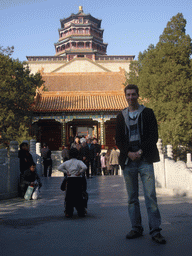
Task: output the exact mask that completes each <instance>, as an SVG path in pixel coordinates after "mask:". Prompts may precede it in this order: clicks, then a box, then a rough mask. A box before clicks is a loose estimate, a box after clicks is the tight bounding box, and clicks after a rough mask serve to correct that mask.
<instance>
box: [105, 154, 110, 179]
mask: <svg viewBox="0 0 192 256" xmlns="http://www.w3.org/2000/svg"><path fill="white" fill-rule="evenodd" d="M110 154H111V150H110V149H108V150H107V153H106V155H105V161H106V175H109V174H110V175H111V165H110V164H109V159H110Z"/></svg>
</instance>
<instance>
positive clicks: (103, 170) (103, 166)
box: [100, 153, 107, 175]
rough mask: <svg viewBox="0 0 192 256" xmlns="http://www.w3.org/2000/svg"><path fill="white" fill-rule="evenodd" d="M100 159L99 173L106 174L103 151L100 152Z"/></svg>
mask: <svg viewBox="0 0 192 256" xmlns="http://www.w3.org/2000/svg"><path fill="white" fill-rule="evenodd" d="M100 161H101V174H102V173H103V175H106V170H107V166H106V158H105V153H102V154H101V157H100Z"/></svg>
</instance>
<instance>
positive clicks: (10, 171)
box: [0, 141, 20, 199]
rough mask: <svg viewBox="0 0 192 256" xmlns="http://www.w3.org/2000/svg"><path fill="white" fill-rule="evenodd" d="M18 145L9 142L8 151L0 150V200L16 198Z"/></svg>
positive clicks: (18, 172)
mask: <svg viewBox="0 0 192 256" xmlns="http://www.w3.org/2000/svg"><path fill="white" fill-rule="evenodd" d="M19 174H20V171H19V158H18V143H17V142H16V141H11V142H10V150H9V151H7V150H6V149H0V199H7V198H11V197H16V196H18V183H19Z"/></svg>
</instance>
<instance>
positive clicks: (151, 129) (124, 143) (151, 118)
mask: <svg viewBox="0 0 192 256" xmlns="http://www.w3.org/2000/svg"><path fill="white" fill-rule="evenodd" d="M138 125H139V131H140V136H141V145H140V148H141V149H142V150H143V157H144V158H145V159H146V161H147V162H149V163H153V162H158V161H159V152H158V149H157V146H156V143H157V140H158V128H157V120H156V118H155V115H154V113H153V110H152V109H150V108H144V110H143V111H142V113H141V114H140V116H139V119H138ZM116 145H117V147H118V148H119V150H120V157H119V162H120V165H121V168H122V169H124V167H125V161H126V159H127V154H128V152H129V151H131V148H130V145H129V131H128V128H127V126H126V124H125V120H124V117H123V114H122V112H121V113H119V114H118V116H117V124H116Z"/></svg>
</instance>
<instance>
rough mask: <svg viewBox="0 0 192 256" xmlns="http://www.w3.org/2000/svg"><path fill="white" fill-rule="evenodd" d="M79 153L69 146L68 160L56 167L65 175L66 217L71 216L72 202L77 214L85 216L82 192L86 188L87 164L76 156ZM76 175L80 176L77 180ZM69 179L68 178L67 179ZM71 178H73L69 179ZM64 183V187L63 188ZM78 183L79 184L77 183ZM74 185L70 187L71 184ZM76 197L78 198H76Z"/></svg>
mask: <svg viewBox="0 0 192 256" xmlns="http://www.w3.org/2000/svg"><path fill="white" fill-rule="evenodd" d="M78 155H79V152H78V150H77V149H76V148H71V149H70V151H69V157H70V160H68V161H65V162H64V163H62V164H61V165H60V166H59V167H58V171H60V172H63V173H64V174H66V175H67V177H66V178H64V181H63V183H64V189H63V190H65V189H66V197H65V204H64V205H65V216H66V217H72V215H73V206H74V205H73V202H71V201H75V203H76V205H75V206H76V209H77V212H78V215H79V216H82V217H83V216H85V213H86V211H85V209H84V208H85V205H84V202H83V193H85V192H86V189H87V183H86V178H85V170H86V169H87V166H86V165H85V164H84V163H83V161H81V160H78V159H77V157H78ZM77 177H81V178H82V179H80V180H77ZM69 179H70V180H69ZM71 179H73V180H71ZM69 182H70V191H71V193H68V191H67V189H68V188H69V184H68V183H69ZM65 183H66V184H67V185H66V188H65ZM79 183H80V184H79ZM73 184H74V187H73V188H71V186H73ZM79 186H80V187H79ZM74 195H76V197H77V198H74ZM77 199H78V200H77Z"/></svg>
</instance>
